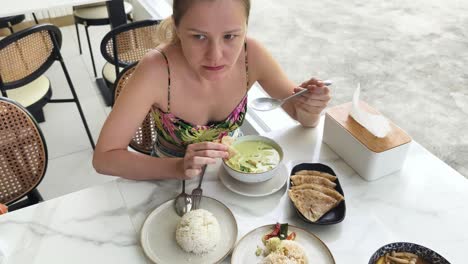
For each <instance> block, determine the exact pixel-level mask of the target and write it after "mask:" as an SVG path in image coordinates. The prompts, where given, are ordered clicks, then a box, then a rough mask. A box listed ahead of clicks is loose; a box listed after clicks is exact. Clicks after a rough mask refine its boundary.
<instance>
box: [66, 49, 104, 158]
mask: <svg viewBox="0 0 468 264" xmlns="http://www.w3.org/2000/svg"><path fill="white" fill-rule="evenodd" d="M60 64H61V65H62V69H63V72H64V73H65V77H66V79H67V82H68V86H70V90H71V92H72V95H73V100H74V101H75V103H76V107H77V108H78V112H79V113H80V117H81V121H83V125H84V127H85V130H86V134H88V139H89V142H90V143H91V147H93V150H94V149H95V147H96V145H95V144H94V140H93V136H92V135H91V131H90V130H89V127H88V123H87V122H86V118H85V116H84V114H83V110H82V109H81V104H80V101H79V100H78V96H77V95H76V91H75V88H74V87H73V83H72V81H71V78H70V74H68V70H67V67H66V66H65V63H64V62H63V59H62V58H60Z"/></svg>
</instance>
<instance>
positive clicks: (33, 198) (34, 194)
mask: <svg viewBox="0 0 468 264" xmlns="http://www.w3.org/2000/svg"><path fill="white" fill-rule="evenodd" d="M43 201H44V199H43V198H42V195H41V194H40V193H39V191H38V190H37V188H34V189H33V190H32V191H31V192H30V193H28V195H27V198H26V199H22V200H20V201H18V202H16V203H13V204H11V205H8V211H10V212H13V211H15V210H18V209H22V208H25V207H27V206H30V205H34V204H38V203H40V202H43Z"/></svg>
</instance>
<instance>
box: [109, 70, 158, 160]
mask: <svg viewBox="0 0 468 264" xmlns="http://www.w3.org/2000/svg"><path fill="white" fill-rule="evenodd" d="M137 64H138V62H135V63H133V64H131V65H129V66H128V67H126V68H125V69H124V70H123V71H122V72H121V73H120V74H119V75H118V78H117V82H116V85H115V90H114V101H115V100H117V97H118V96H119V94H120V93H121V92H122V90H123V89H125V86H126V85H127V82H128V80H129V78H130V76H132V74H133V72H134V71H135V68H136V65H137ZM155 142H156V130H155V123H154V119H153V116H152V115H151V112H148V114H147V115H146V118H145V120H144V121H143V123H142V124H141V126H140V127H139V128H138V130H137V132H136V133H135V136H133V138H132V140H131V141H130V144H129V146H130V147H131V148H132V149H134V150H136V151H138V152H141V153H144V154H147V155H150V154H151V150H152V149H153V145H154V143H155Z"/></svg>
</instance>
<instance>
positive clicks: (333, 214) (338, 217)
mask: <svg viewBox="0 0 468 264" xmlns="http://www.w3.org/2000/svg"><path fill="white" fill-rule="evenodd" d="M300 170H316V171H321V172H326V173H329V174H331V175H334V176H336V174H335V172H334V171H333V170H332V169H331V168H330V167H328V166H327V165H325V164H322V163H301V164H298V165H296V166H294V168H293V169H292V170H291V175H294V174H296V172H298V171H300ZM335 183H336V187H335V190H336V191H337V192H339V193H340V194H341V195H343V197H344V196H345V195H344V193H343V189H342V188H341V184H340V180H339V179H338V176H337V178H336V181H335ZM291 187H292V181H291V177H290V178H289V188H290V189H291ZM345 200H346V198H345ZM345 200H343V201H341V203H340V204H339V205H338V206H337V207H335V208H333V209H331V210H330V211H328V212H327V213H326V214H324V215H323V216H322V217H321V218H320V219H319V220H317V221H316V222H312V221H310V220H309V219H307V218H306V217H305V216H304V215H302V213H301V212H300V211H299V210H298V209H297V208H296V206H295V205H294V204H293V206H294V208H295V209H296V212H297V214H298V215H299V216H300V217H301V219H302V220H304V221H305V222H307V223H310V224H315V225H333V224H337V223H339V222H341V221H343V219H344V218H345V215H346V203H345Z"/></svg>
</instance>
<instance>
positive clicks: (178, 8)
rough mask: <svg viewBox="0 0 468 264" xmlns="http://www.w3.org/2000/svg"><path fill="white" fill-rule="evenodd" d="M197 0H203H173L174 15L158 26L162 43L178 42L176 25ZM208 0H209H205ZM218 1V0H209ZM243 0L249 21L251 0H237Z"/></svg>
mask: <svg viewBox="0 0 468 264" xmlns="http://www.w3.org/2000/svg"><path fill="white" fill-rule="evenodd" d="M195 1H201V0H173V4H172V16H170V17H168V18H166V19H164V20H163V21H162V22H161V23H160V24H159V26H158V33H157V35H158V39H159V42H161V43H177V42H178V41H179V38H178V37H177V33H176V31H175V29H176V27H178V26H179V24H180V20H181V19H182V17H183V16H184V15H185V13H186V12H187V10H188V9H189V8H190V6H191V5H192V4H193V3H194V2H195ZM203 1H208V0H203ZM209 1H216V0H209ZM237 1H241V2H242V5H243V6H244V10H245V15H246V18H247V22H248V21H249V13H250V0H237Z"/></svg>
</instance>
